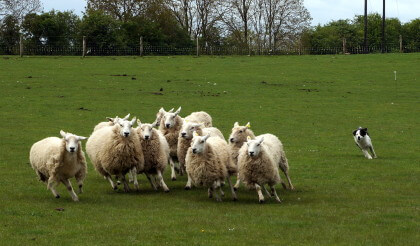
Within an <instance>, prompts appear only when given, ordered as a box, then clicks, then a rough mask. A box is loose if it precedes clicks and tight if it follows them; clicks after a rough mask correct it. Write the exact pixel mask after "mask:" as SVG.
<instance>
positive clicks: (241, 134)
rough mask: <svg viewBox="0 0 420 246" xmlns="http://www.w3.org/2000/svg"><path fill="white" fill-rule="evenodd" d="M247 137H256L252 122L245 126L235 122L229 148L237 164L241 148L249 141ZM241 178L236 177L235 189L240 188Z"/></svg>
mask: <svg viewBox="0 0 420 246" xmlns="http://www.w3.org/2000/svg"><path fill="white" fill-rule="evenodd" d="M247 137H251V138H252V139H254V138H255V135H254V132H253V131H252V130H251V124H250V123H249V122H248V123H246V125H245V126H240V125H239V123H238V122H235V124H234V125H233V128H232V133H231V134H230V136H229V149H230V153H231V155H232V159H233V162H234V163H235V164H236V165H237V163H238V155H239V149H240V148H241V147H242V145H243V144H244V143H245V142H246V141H247ZM239 186H240V180H239V178H237V179H236V184H235V187H234V188H235V190H237V189H239Z"/></svg>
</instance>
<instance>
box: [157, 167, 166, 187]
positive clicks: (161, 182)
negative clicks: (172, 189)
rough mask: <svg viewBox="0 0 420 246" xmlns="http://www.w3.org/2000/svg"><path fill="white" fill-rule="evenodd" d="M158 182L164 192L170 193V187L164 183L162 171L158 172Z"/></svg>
mask: <svg viewBox="0 0 420 246" xmlns="http://www.w3.org/2000/svg"><path fill="white" fill-rule="evenodd" d="M157 180H158V184H160V186H161V187H162V188H163V191H165V192H169V188H168V186H166V184H165V181H163V177H162V173H161V172H160V171H157Z"/></svg>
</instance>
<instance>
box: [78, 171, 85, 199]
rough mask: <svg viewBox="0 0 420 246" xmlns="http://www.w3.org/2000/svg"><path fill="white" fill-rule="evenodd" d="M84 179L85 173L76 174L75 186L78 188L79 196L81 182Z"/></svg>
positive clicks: (81, 187)
mask: <svg viewBox="0 0 420 246" xmlns="http://www.w3.org/2000/svg"><path fill="white" fill-rule="evenodd" d="M84 179H85V172H79V173H77V174H76V181H77V185H78V186H79V194H82V193H83V180H84Z"/></svg>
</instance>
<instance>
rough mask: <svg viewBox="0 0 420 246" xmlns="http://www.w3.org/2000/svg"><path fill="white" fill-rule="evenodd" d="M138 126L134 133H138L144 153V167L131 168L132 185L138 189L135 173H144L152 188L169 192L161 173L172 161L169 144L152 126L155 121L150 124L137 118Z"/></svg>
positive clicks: (155, 123)
mask: <svg viewBox="0 0 420 246" xmlns="http://www.w3.org/2000/svg"><path fill="white" fill-rule="evenodd" d="M137 124H138V127H137V128H136V133H137V134H138V135H139V139H140V143H141V146H142V149H143V155H144V168H143V170H142V171H141V172H139V171H137V170H136V169H134V170H132V173H131V175H132V176H133V178H134V185H135V186H136V188H137V189H138V182H137V174H138V173H145V174H146V177H147V179H148V180H149V182H150V184H151V185H152V188H153V189H155V190H157V187H162V189H163V190H164V191H165V192H169V188H168V186H166V184H165V181H164V180H163V177H162V173H163V172H164V171H165V168H166V165H167V164H168V162H169V161H172V160H171V159H170V157H169V145H168V142H167V141H166V139H165V137H164V136H163V135H162V133H161V132H160V131H158V130H156V129H155V128H153V127H156V126H157V122H156V121H155V122H154V123H152V124H147V123H141V122H140V120H137Z"/></svg>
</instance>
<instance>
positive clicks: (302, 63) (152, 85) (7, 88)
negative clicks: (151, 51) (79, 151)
mask: <svg viewBox="0 0 420 246" xmlns="http://www.w3.org/2000/svg"><path fill="white" fill-rule="evenodd" d="M419 64H420V54H388V55H381V54H378V55H359V56H279V57H199V58H194V57H181V56H179V57H145V58H139V57H118V58H113V57H103V58H93V57H92V58H91V57H89V58H86V59H81V58H79V57H27V58H23V59H21V58H17V57H0V85H1V90H0V122H1V123H0V150H1V154H0V184H1V189H0V200H1V202H0V238H1V241H0V244H14V245H26V244H51V245H56V244H60V245H81V244H83V245H85V244H86V245H99V244H112V245H122V244H137V245H156V244H157V245H163V244H168V245H185V244H188V245H255V244H260V245H261V244H262V245H304V244H306V245H366V244H367V245H416V244H417V245H418V242H419V241H420V234H419V231H420V182H419V181H420V166H419V150H420V149H419V146H420V138H419V133H420V124H419V123H420V122H419V119H420V117H419V113H420V112H419V108H420V107H419V102H420V100H419V99H420V97H419V96H420V86H419V82H420V70H419ZM394 70H396V71H398V80H397V81H394V73H393V71H394ZM123 74H126V75H128V76H110V75H123ZM132 78H135V79H132ZM417 79H419V80H417ZM161 88H163V91H162V92H161V91H160V89H161ZM159 92H161V93H162V94H163V95H156V94H154V93H159ZM180 105H181V106H182V113H181V115H182V116H186V115H187V114H189V113H190V112H193V111H197V110H205V111H207V112H209V113H210V114H211V115H212V117H213V124H214V125H215V126H216V127H218V128H219V129H221V130H222V132H223V133H224V134H225V136H226V137H227V136H228V135H229V134H230V129H231V128H232V126H233V123H234V122H235V121H239V122H240V123H241V124H245V123H246V122H247V121H250V122H251V124H252V129H253V130H254V132H255V133H256V134H262V133H266V132H269V133H273V134H276V135H277V136H279V138H280V139H281V140H282V142H283V144H284V146H285V150H286V154H287V157H288V159H289V162H290V166H291V171H290V174H291V178H292V181H293V183H294V185H295V187H296V191H285V190H284V189H282V188H281V186H278V188H277V190H278V192H279V195H280V198H282V200H283V203H282V204H277V203H275V202H274V200H269V201H268V202H267V203H266V204H264V205H260V204H258V203H257V194H256V192H255V191H251V190H246V189H244V188H241V190H240V191H239V192H238V196H239V201H238V202H236V203H234V202H232V201H231V200H230V194H229V193H228V192H226V197H225V198H224V201H223V202H222V203H217V202H215V201H214V200H210V199H208V198H207V193H206V190H205V189H203V188H195V189H193V190H191V191H185V190H183V186H184V185H185V182H186V177H185V176H184V177H180V178H178V180H177V181H175V182H173V181H170V179H169V168H168V170H167V171H166V173H165V178H166V183H167V184H168V186H169V188H170V189H171V192H170V193H168V194H164V193H162V192H158V193H157V192H153V191H152V190H151V188H150V187H149V185H147V181H146V179H145V177H143V176H142V177H141V179H140V182H141V191H140V192H138V193H135V192H132V193H129V194H125V193H123V192H121V191H120V192H114V191H113V190H111V187H110V185H109V183H108V182H106V181H105V180H104V179H103V178H102V177H100V175H98V174H97V173H96V172H95V171H94V169H93V168H92V165H91V163H90V162H89V163H88V165H89V173H88V176H87V179H86V180H85V193H83V194H81V195H80V197H79V198H80V202H79V203H74V202H72V201H71V198H70V196H69V194H68V193H67V191H66V190H65V188H64V186H63V185H60V186H59V189H58V190H59V192H60V193H61V195H62V198H61V199H55V198H54V197H53V196H52V194H51V192H50V191H47V190H46V186H45V185H44V184H42V183H40V182H38V181H37V178H36V175H35V173H34V171H33V170H32V169H31V168H30V165H29V163H28V155H29V149H30V146H31V145H32V144H33V143H34V142H36V141H38V140H40V139H42V138H45V137H47V136H59V131H60V129H63V130H65V131H69V132H72V133H75V134H78V135H84V136H89V135H90V133H91V131H92V129H93V127H94V126H95V125H96V124H97V123H98V122H100V121H102V120H104V117H105V116H115V115H120V116H123V115H125V114H127V113H128V112H130V113H131V114H132V115H136V116H138V117H140V119H141V120H142V121H144V122H151V121H153V120H154V116H155V114H156V112H157V110H158V109H159V108H160V107H161V106H164V107H165V108H166V109H169V108H172V107H178V106H180ZM358 126H364V127H368V128H369V129H370V135H371V136H372V139H373V143H374V146H375V150H376V152H377V154H378V156H379V158H378V159H375V160H367V159H365V158H364V157H363V155H362V153H361V151H360V150H358V148H357V147H356V146H355V144H354V142H353V138H352V135H351V132H352V131H353V130H354V129H355V128H356V127H358ZM225 191H227V189H225ZM55 208H64V211H62V212H59V211H56V210H55Z"/></svg>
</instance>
